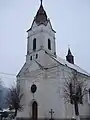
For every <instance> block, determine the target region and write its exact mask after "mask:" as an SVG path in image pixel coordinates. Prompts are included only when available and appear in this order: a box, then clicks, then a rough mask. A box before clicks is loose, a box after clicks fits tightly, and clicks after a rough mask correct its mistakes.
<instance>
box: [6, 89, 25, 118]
mask: <svg viewBox="0 0 90 120" xmlns="http://www.w3.org/2000/svg"><path fill="white" fill-rule="evenodd" d="M22 97H23V94H21V95H20V93H19V92H18V91H17V89H16V88H15V87H12V88H11V89H9V94H8V96H7V103H8V106H9V109H10V110H15V113H14V117H16V115H17V111H21V110H23V105H21V104H20V101H21V99H22Z"/></svg>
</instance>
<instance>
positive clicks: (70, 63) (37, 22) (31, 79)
mask: <svg viewBox="0 0 90 120" xmlns="http://www.w3.org/2000/svg"><path fill="white" fill-rule="evenodd" d="M27 33H28V37H27V55H26V62H25V64H24V65H23V67H22V68H21V70H20V72H19V73H18V75H17V88H18V90H19V92H20V94H22V93H23V97H22V99H21V104H22V105H23V110H22V111H19V112H18V114H17V119H30V118H34V120H37V118H38V119H50V118H51V117H52V118H53V119H56V120H57V119H59V120H64V119H70V118H72V117H75V112H74V107H73V105H72V104H71V103H68V102H66V100H65V98H64V97H63V94H64V92H63V86H64V82H65V80H66V79H69V76H70V75H71V76H72V72H73V71H76V72H77V74H78V75H79V76H80V78H82V79H86V80H87V83H88V84H87V89H89V88H90V74H89V73H87V72H86V71H85V70H83V69H82V68H80V67H79V66H77V65H76V64H75V63H74V56H73V55H72V53H71V50H70V48H69V49H68V53H67V56H66V60H65V59H62V58H60V57H58V56H57V53H56V39H55V30H53V27H52V25H51V22H50V20H49V19H48V17H47V14H46V12H45V10H44V7H43V5H42V1H41V4H40V7H39V9H38V11H37V13H36V16H35V17H34V20H33V23H32V25H31V28H30V29H29V30H28V31H27ZM79 114H80V117H81V118H89V117H90V97H89V93H88V94H87V95H85V97H84V99H83V104H80V105H79Z"/></svg>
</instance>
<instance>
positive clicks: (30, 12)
mask: <svg viewBox="0 0 90 120" xmlns="http://www.w3.org/2000/svg"><path fill="white" fill-rule="evenodd" d="M39 5H40V0H0V72H5V73H10V74H17V73H18V72H19V70H20V68H21V67H22V65H23V64H24V62H25V55H26V44H27V43H26V42H27V33H26V30H27V29H28V28H30V26H31V24H32V21H33V18H34V16H35V15H36V12H37V10H38V8H39ZM43 5H44V8H45V10H46V12H47V15H48V17H49V18H50V20H51V23H52V26H53V29H54V30H55V31H56V49H57V55H58V56H60V57H61V58H64V59H65V56H66V54H67V48H68V45H69V46H70V48H71V51H72V53H73V55H74V56H75V64H77V65H79V66H80V67H81V68H83V69H85V70H86V71H87V72H89V73H90V0H43ZM0 78H1V79H2V80H3V81H4V83H5V84H6V85H7V86H10V85H11V84H12V83H13V82H12V81H13V80H15V77H14V76H9V75H5V74H4V75H3V74H1V73H0Z"/></svg>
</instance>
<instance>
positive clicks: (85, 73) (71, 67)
mask: <svg viewBox="0 0 90 120" xmlns="http://www.w3.org/2000/svg"><path fill="white" fill-rule="evenodd" d="M46 54H48V55H49V56H50V57H51V58H52V59H54V60H55V61H56V62H58V63H59V64H61V65H63V66H66V67H68V68H70V69H73V70H76V71H77V72H79V73H81V74H84V75H86V76H89V77H90V73H88V72H86V71H85V70H83V69H82V68H80V67H79V66H77V65H76V64H71V63H69V62H68V61H66V60H65V59H62V58H60V57H58V56H57V57H54V56H51V55H50V54H49V53H47V52H46Z"/></svg>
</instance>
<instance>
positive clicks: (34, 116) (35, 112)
mask: <svg viewBox="0 0 90 120" xmlns="http://www.w3.org/2000/svg"><path fill="white" fill-rule="evenodd" d="M37 118H38V106H37V102H36V101H34V102H33V103H32V120H37Z"/></svg>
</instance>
